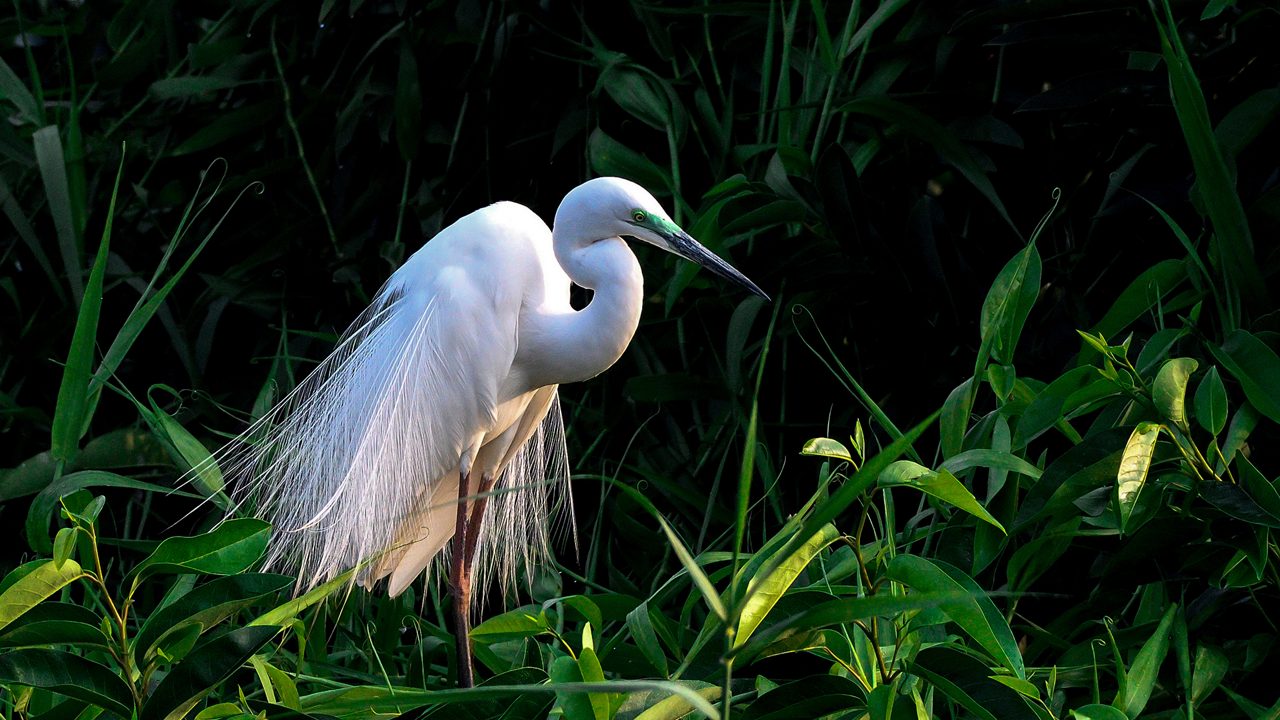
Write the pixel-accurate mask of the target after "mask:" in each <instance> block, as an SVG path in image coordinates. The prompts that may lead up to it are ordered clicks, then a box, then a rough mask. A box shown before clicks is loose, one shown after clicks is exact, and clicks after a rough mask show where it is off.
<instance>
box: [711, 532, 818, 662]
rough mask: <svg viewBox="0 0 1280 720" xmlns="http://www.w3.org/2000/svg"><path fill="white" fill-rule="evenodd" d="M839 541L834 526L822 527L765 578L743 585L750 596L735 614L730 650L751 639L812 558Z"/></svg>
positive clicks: (757, 578) (758, 578)
mask: <svg viewBox="0 0 1280 720" xmlns="http://www.w3.org/2000/svg"><path fill="white" fill-rule="evenodd" d="M839 538H840V531H839V530H836V528H835V526H834V525H825V526H823V528H822V530H820V531H819V532H818V534H816V535H814V536H813V537H811V538H809V540H808V541H807V542H805V543H804V544H803V545H801V546H800V547H798V548H796V549H795V550H794V551H793V552H792V553H791V556H790V557H788V558H787V559H786V560H785V561H784V562H783V563H782V564H781V565H778V566H777V569H776V570H774V571H773V572H771V573H770V574H769V576H768V577H765V578H760V577H759V576H757V577H753V578H751V583H750V584H749V585H748V586H747V587H748V591H749V593H750V594H749V597H748V599H747V602H746V604H745V605H743V608H742V613H741V614H740V615H739V619H738V629H737V633H736V634H735V635H734V638H733V646H734V647H738V646H739V645H741V644H742V643H744V642H746V641H747V639H749V638H750V637H751V634H752V633H754V632H755V630H756V628H758V627H760V623H762V622H764V619H765V617H767V616H768V614H769V611H770V610H772V609H773V606H774V605H777V604H778V600H780V599H781V598H782V595H783V594H784V593H785V592H786V591H787V588H789V587H791V583H793V582H795V580H796V578H797V577H799V575H800V573H802V572H804V569H805V568H806V567H808V566H809V563H810V562H812V561H813V558H814V557H815V556H817V554H818V553H820V552H822V550H823V548H825V547H827V546H828V545H830V544H831V543H833V542H835V541H836V540H837V539H839Z"/></svg>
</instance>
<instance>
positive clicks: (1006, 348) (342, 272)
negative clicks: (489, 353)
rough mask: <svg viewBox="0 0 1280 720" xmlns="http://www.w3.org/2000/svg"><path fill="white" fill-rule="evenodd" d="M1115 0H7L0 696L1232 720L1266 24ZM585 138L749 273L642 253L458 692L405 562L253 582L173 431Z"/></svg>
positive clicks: (392, 712)
mask: <svg viewBox="0 0 1280 720" xmlns="http://www.w3.org/2000/svg"><path fill="white" fill-rule="evenodd" d="M1104 5H1105V4H1101V5H1100V4H1097V3H1093V4H1087V3H1086V4H1083V5H1082V4H1079V3H1066V4H1061V3H1030V4H1026V3H1013V4H1008V3H961V4H953V5H947V4H939V3H925V2H912V1H911V0H885V1H883V2H879V3H857V2H855V3H845V4H841V3H826V2H821V1H815V2H808V3H805V2H799V1H795V0H782V1H777V0H752V1H750V2H742V3H694V2H666V1H664V2H652V3H650V2H645V3H632V4H631V5H630V7H629V10H625V9H624V12H629V14H627V15H626V21H625V22H619V21H618V20H617V16H616V15H608V16H606V15H604V14H600V15H596V14H595V13H597V12H602V11H599V10H596V9H595V6H594V5H592V4H590V3H569V4H567V5H564V4H560V3H536V2H525V1H524V0H514V1H512V2H506V3H497V4H491V5H485V4H467V3H427V4H413V3H381V4H377V3H364V2H360V1H359V0H356V1H354V2H350V3H335V2H325V3H321V4H320V5H319V6H318V7H316V6H311V5H306V4H289V3H274V4H272V3H268V4H253V3H233V4H231V5H228V6H226V7H221V6H218V7H213V6H209V7H205V6H203V5H200V4H195V5H189V4H181V3H171V2H161V1H157V0H127V1H124V2H117V3H106V4H102V3H62V4H57V3H54V4H47V3H46V4H31V3H17V4H16V5H15V6H14V8H15V11H14V14H13V16H11V17H7V18H4V19H3V21H0V27H3V28H4V36H5V37H6V38H7V39H10V40H13V42H10V43H7V44H6V48H7V49H6V50H5V51H4V53H3V58H0V107H3V109H4V113H5V116H6V119H7V120H8V122H6V123H3V124H0V208H2V209H3V213H4V216H5V218H4V220H0V222H3V223H7V225H8V226H11V227H12V228H13V232H12V233H9V234H8V235H5V236H3V237H4V238H5V239H4V240H3V241H0V258H2V259H3V260H4V263H3V267H2V268H0V291H2V292H0V298H3V299H4V301H5V302H6V303H7V312H6V314H5V320H4V321H3V322H2V323H0V343H2V344H3V345H4V347H6V348H12V350H11V351H10V352H9V353H5V354H4V357H3V359H0V427H2V428H3V429H4V430H5V432H6V443H5V444H4V448H3V452H4V453H5V461H4V463H3V464H4V465H5V466H6V467H8V468H9V469H7V470H4V471H0V500H3V502H4V505H3V506H2V507H0V514H4V516H5V517H6V518H7V519H8V520H9V523H8V524H7V525H6V527H7V528H8V532H9V538H8V539H9V540H11V542H10V543H9V544H8V545H7V547H11V548H13V549H12V550H11V551H10V553H9V554H8V555H7V556H6V557H7V558H8V560H9V562H8V563H7V564H6V565H5V567H4V571H5V576H4V579H3V580H2V581H0V649H2V651H3V652H0V688H2V689H0V714H2V715H4V716H5V717H14V718H46V717H47V718H50V720H55V719H56V718H59V717H93V716H96V715H98V714H100V713H104V712H105V713H107V714H111V715H115V716H122V717H131V716H132V717H139V718H156V719H157V720H159V719H167V718H179V717H197V718H222V717H257V716H262V715H263V714H265V715H266V716H268V717H277V716H280V717H293V716H299V717H373V716H375V715H376V716H379V717H395V716H402V715H403V716H410V717H432V716H434V717H476V718H481V717H484V718H489V717H493V718H511V719H514V718H525V717H546V716H548V715H555V716H560V717H565V718H569V719H570V720H577V719H578V718H591V719H592V720H598V719H608V718H646V719H647V720H653V719H654V718H678V717H696V716H707V717H721V718H728V717H741V718H770V719H778V718H792V717H794V718H812V717H833V718H863V717H866V718H872V719H874V720H880V719H881V718H892V719H894V720H897V719H899V718H903V719H905V718H926V717H980V718H1002V719H1003V718H1028V719H1032V718H1035V719H1043V718H1063V719H1066V718H1072V717H1075V718H1093V719H1106V720H1114V719H1115V718H1135V717H1139V716H1141V717H1144V718H1147V717H1150V718H1168V719H1169V720H1173V719H1174V718H1185V719H1186V720H1191V719H1192V718H1195V717H1197V716H1198V717H1215V718H1216V717H1247V718H1259V717H1273V716H1275V715H1276V713H1277V710H1278V708H1280V705H1275V704H1274V703H1275V701H1274V692H1273V691H1271V689H1270V688H1271V685H1270V684H1269V683H1270V678H1271V676H1272V675H1273V674H1274V673H1273V672H1272V669H1273V667H1274V665H1275V662H1276V660H1275V658H1276V654H1275V649H1274V645H1275V642H1274V631H1273V628H1272V625H1273V623H1274V613H1273V612H1272V609H1273V608H1274V607H1275V606H1276V600H1277V582H1278V581H1280V575H1278V574H1277V564H1276V557H1277V556H1278V554H1280V553H1278V552H1277V543H1276V536H1275V533H1276V531H1277V530H1280V485H1278V484H1277V483H1280V478H1278V477H1277V473H1280V471H1278V470H1277V468H1278V467H1280V460H1277V456H1276V453H1275V450H1274V449H1275V448H1276V447H1280V443H1278V442H1277V434H1278V433H1280V324H1278V323H1277V313H1276V312H1275V307H1274V297H1273V295H1274V290H1273V289H1271V288H1274V286H1275V280H1276V275H1277V271H1278V270H1280V262H1277V261H1278V260H1280V255H1277V251H1276V249H1275V247H1274V243H1270V244H1268V243H1265V242H1263V239H1264V238H1270V237H1274V236H1275V234H1276V233H1277V232H1278V231H1280V190H1278V188H1277V185H1276V178H1275V171H1274V160H1273V158H1274V157H1275V156H1276V151H1277V143H1280V133H1278V132H1277V128H1280V124H1277V123H1276V122H1275V120H1276V118H1277V117H1278V116H1280V94H1278V93H1277V91H1276V89H1275V87H1274V78H1275V73H1276V72H1277V71H1280V59H1278V58H1277V54H1276V53H1277V50H1276V49H1275V43H1274V42H1273V41H1272V40H1273V38H1274V36H1275V34H1276V31H1277V30H1278V29H1280V28H1278V27H1277V22H1278V20H1277V16H1276V15H1275V13H1274V12H1271V11H1270V10H1271V9H1270V8H1269V7H1267V6H1265V4H1263V3H1257V2H1235V3H1232V2H1208V3H1200V4H1198V5H1197V4H1192V5H1193V6H1183V5H1181V4H1180V5H1179V6H1178V7H1176V8H1174V7H1172V6H1171V4H1169V3H1166V2H1160V3H1153V4H1152V5H1151V6H1148V7H1138V6H1131V5H1123V4H1121V5H1114V6H1105V7H1104ZM591 174H618V175H622V176H626V177H629V178H631V179H634V180H637V181H639V182H641V183H642V184H644V185H646V186H647V187H649V188H650V189H651V190H653V191H654V192H655V193H656V194H658V195H659V197H661V198H663V200H664V203H666V204H667V205H668V206H669V207H670V209H671V210H672V211H673V214H674V216H675V217H676V219H677V220H680V221H681V222H682V223H683V224H684V226H685V227H688V228H689V229H690V231H691V233H692V234H693V235H694V236H695V237H697V238H699V239H700V240H701V241H703V242H704V243H705V244H706V245H708V246H709V247H710V248H712V249H713V250H715V251H716V252H718V253H720V254H722V255H725V256H732V259H733V262H734V263H735V264H736V265H738V266H739V267H742V268H743V269H744V271H745V272H746V273H747V274H748V275H749V276H751V277H752V278H753V279H755V280H757V281H758V282H759V283H760V285H761V286H762V287H764V288H766V289H767V290H768V291H770V293H771V294H773V295H774V297H775V298H776V299H775V301H774V303H773V305H772V307H766V306H765V305H764V304H763V303H762V302H761V301H759V300H758V299H755V298H748V299H745V300H744V299H742V298H741V297H739V296H738V295H736V294H733V293H724V292H722V289H721V288H719V286H718V285H716V284H715V283H714V282H713V281H712V280H710V279H708V278H705V277H702V276H700V275H699V274H698V273H697V271H696V269H694V268H693V267H692V266H690V265H688V264H684V263H676V262H675V261H673V260H670V259H668V258H666V257H660V256H658V255H657V254H655V253H648V252H646V251H645V250H644V249H638V253H639V254H640V259H641V262H642V264H643V265H644V269H645V274H646V279H647V281H648V282H649V288H650V290H649V296H648V302H646V307H645V309H644V317H643V323H642V327H641V329H640V331H639V333H638V334H637V337H636V339H635V341H634V342H633V344H632V346H631V348H630V350H629V351H628V353H627V356H626V357H625V358H624V359H623V360H622V361H620V362H619V364H618V366H617V367H615V368H614V369H612V370H611V371H610V372H608V373H606V374H605V375H604V376H602V377H600V378H597V379H595V380H593V381H591V382H589V383H584V384H582V385H580V386H574V387H566V388H563V389H562V393H563V397H564V403H565V407H566V417H567V420H568V421H569V423H570V442H571V455H572V460H573V463H574V467H575V473H576V475H575V485H576V487H575V494H576V496H577V508H578V522H579V528H580V531H579V534H578V536H577V537H578V538H579V540H580V542H581V545H580V546H578V547H576V548H574V549H570V548H569V546H568V545H567V544H566V547H565V549H564V553H563V557H562V561H561V565H559V566H557V567H551V568H540V569H538V574H537V577H536V579H535V581H534V582H533V583H532V584H531V585H530V586H529V587H527V588H524V592H523V594H522V597H521V598H520V599H519V600H512V601H510V602H509V604H505V605H503V604H499V603H498V602H497V599H496V598H490V603H489V604H488V605H487V606H486V609H485V619H484V620H483V621H482V622H479V623H477V624H476V625H475V627H474V628H473V631H472V641H473V643H474V645H475V655H476V658H477V660H478V663H479V667H478V669H479V670H480V677H481V678H482V682H481V684H480V685H479V686H478V687H476V688H474V689H469V690H460V689H456V688H455V687H454V682H453V680H452V678H453V677H454V674H455V673H456V667H457V658H456V657H454V656H453V652H454V650H453V647H454V645H453V641H452V638H451V636H450V632H451V628H449V627H448V626H447V625H446V623H445V621H444V619H443V618H445V617H446V616H447V612H446V607H445V603H447V602H448V600H447V593H444V592H440V588H439V587H437V584H436V583H434V582H431V581H429V582H428V583H426V584H425V585H422V586H418V587H415V588H413V589H411V590H410V591H409V592H407V593H405V594H404V595H403V596H401V597H399V598H396V599H390V598H386V597H384V596H383V595H382V594H380V593H373V594H367V593H364V592H363V591H362V590H359V589H356V588H354V587H353V585H354V579H355V577H356V576H355V571H354V570H353V571H352V572H351V573H348V574H346V575H344V576H342V577H339V578H337V579H335V580H333V581H330V582H328V583H325V584H323V585H321V586H319V587H317V588H315V589H313V590H311V591H310V592H307V593H304V594H302V595H300V596H297V597H293V596H292V595H291V593H292V591H293V590H294V589H295V588H296V587H297V584H296V582H295V579H294V578H290V577H286V576H283V575H276V574H271V573H268V572H264V571H262V568H260V567H257V565H258V563H259V561H260V557H261V555H262V553H263V549H264V547H265V543H266V542H267V539H268V537H269V533H270V528H268V527H267V526H265V525H264V524H263V523H261V522H259V521H256V520H252V519H246V518H232V519H227V520H225V521H222V517H221V515H222V512H223V511H226V510H228V509H229V507H230V504H229V502H228V501H227V498H226V496H225V495H224V493H223V491H224V488H223V483H224V481H226V480H227V479H228V478H224V477H223V475H222V472H221V470H220V469H219V468H218V467H217V466H216V464H214V463H212V462H211V461H210V459H211V457H212V455H211V453H210V449H211V448H214V447H217V446H218V445H219V444H221V442H223V441H224V440H225V438H226V437H228V436H229V435H232V434H234V433H236V432H238V431H239V430H240V429H242V428H243V426H244V422H245V421H246V420H249V419H252V418H256V417H260V416H261V415H262V413H263V412H264V411H265V409H266V408H268V407H270V404H271V403H272V402H273V401H274V399H275V398H278V397H280V396H281V395H282V394H283V393H284V392H288V391H289V390H291V389H292V388H294V387H296V385H297V382H298V380H299V379H300V378H301V377H302V376H304V375H305V373H306V371H307V370H308V369H309V368H310V367H311V363H312V362H314V361H315V360H317V359H319V358H320V357H322V356H323V355H324V354H325V353H326V352H328V351H329V350H330V349H331V348H332V343H333V341H334V339H335V338H336V335H337V333H336V331H337V330H338V329H340V328H341V327H342V326H343V325H344V324H345V323H347V322H349V321H350V319H351V318H352V317H354V316H355V314H356V313H357V312H358V311H359V310H360V309H361V308H362V307H363V306H364V305H365V304H366V303H367V301H368V298H369V296H370V295H371V294H372V292H373V291H374V290H376V288H377V287H378V285H379V284H380V283H381V282H382V280H383V279H385V277H386V275H387V274H388V273H389V272H390V271H391V270H392V269H394V268H395V267H398V266H399V264H400V263H401V262H402V261H403V260H404V258H405V257H407V255H408V254H409V253H410V252H412V251H413V250H414V249H416V248H417V247H418V246H419V245H420V244H421V243H422V242H423V241H425V240H427V239H428V238H430V237H431V236H432V235H433V234H434V233H435V232H436V231H438V230H439V229H440V228H441V227H443V226H444V225H445V224H447V223H448V222H450V221H452V220H453V219H455V218H456V217H458V216H459V215H460V214H462V213H464V212H467V211H469V210H470V209H472V208H474V207H477V206H480V205H483V204H485V203H488V202H491V201H495V200H499V199H517V200H520V201H522V202H526V203H527V204H529V205H530V206H531V207H533V208H534V209H535V210H537V211H538V212H539V213H541V214H542V215H543V216H544V217H549V216H550V213H551V211H552V210H553V209H554V207H555V203H556V202H557V201H558V199H559V197H560V196H561V195H562V193H563V192H564V191H565V190H566V189H567V188H569V187H571V186H572V185H574V184H576V183H578V182H580V181H581V180H582V179H584V178H585V177H587V176H589V175H591ZM224 187H228V188H231V189H232V190H235V191H238V193H239V194H238V195H236V196H235V197H234V199H230V200H229V199H227V197H226V194H225V192H224V191H223V188H224ZM1055 188H1062V189H1061V190H1060V191H1059V190H1055ZM250 191H252V192H250ZM1037 218H1041V219H1040V221H1039V223H1036V222H1035V221H1036V219H1037ZM1033 225H1034V227H1033ZM1028 227H1032V231H1031V232H1030V233H1029V234H1027V235H1026V236H1025V237H1024V236H1023V235H1022V233H1023V231H1024V230H1025V229H1027V228H1028ZM193 233H194V237H197V238H199V241H198V242H188V241H187V238H188V237H189V236H191V235H192V234H193ZM95 241H96V242H95ZM765 310H767V311H768V312H764V311H765ZM51 358H52V359H54V360H53V361H51V360H50V359H51ZM246 368H248V373H249V374H250V376H251V377H252V381H251V382H247V383H246V382H245V380H244V378H245V377H246ZM902 428H906V429H905V430H903V429H902ZM828 436H829V437H828ZM23 548H29V550H30V551H31V553H34V555H23V554H22V553H24V552H25V550H23ZM574 550H576V553H575V552H574ZM304 584H305V583H304Z"/></svg>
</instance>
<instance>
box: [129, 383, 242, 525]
mask: <svg viewBox="0 0 1280 720" xmlns="http://www.w3.org/2000/svg"><path fill="white" fill-rule="evenodd" d="M152 389H154V388H152ZM149 419H151V420H152V422H153V423H154V424H153V429H154V430H155V432H156V435H158V436H160V437H163V438H165V439H166V440H168V441H169V444H170V445H172V446H173V449H174V453H175V457H174V459H175V460H176V461H177V462H178V466H179V467H180V468H181V469H182V470H183V472H184V473H186V474H187V476H188V477H190V478H191V480H192V482H193V484H194V485H195V486H196V487H197V488H198V489H199V490H200V493H201V494H202V495H203V496H204V497H207V498H211V499H213V500H214V502H215V504H217V505H218V507H220V508H222V509H223V510H227V509H229V508H230V507H231V501H230V500H229V499H228V498H227V497H226V495H225V493H223V487H224V482H223V479H222V469H221V468H219V467H218V463H217V462H216V461H215V460H214V458H213V454H212V453H210V452H209V449H208V448H206V447H205V446H204V444H203V443H201V442H200V441H199V440H197V439H196V438H195V436H194V435H192V434H191V433H190V432H188V431H187V429H186V428H184V427H183V426H182V424H181V423H179V422H178V421H177V420H174V419H173V418H172V417H170V415H169V414H168V413H166V412H165V411H164V410H163V409H162V408H161V407H160V406H159V405H158V404H157V403H156V401H155V400H154V399H152V400H151V415H150V416H149Z"/></svg>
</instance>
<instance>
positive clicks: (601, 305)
mask: <svg viewBox="0 0 1280 720" xmlns="http://www.w3.org/2000/svg"><path fill="white" fill-rule="evenodd" d="M554 246H555V250H556V259H557V260H558V261H559V262H560V266H561V267H562V268H564V271H565V274H567V275H568V276H569V279H570V280H572V281H573V282H574V283H575V284H577V285H580V286H582V287H584V288H587V289H589V290H593V291H594V295H593V296H592V298H591V302H589V303H588V304H587V306H586V307H585V308H583V309H582V310H578V311H569V312H558V313H543V314H538V315H537V316H536V317H532V318H529V320H528V322H527V323H526V329H525V331H524V332H522V333H521V338H520V340H521V346H520V350H519V360H518V364H521V365H522V366H523V367H525V368H526V371H527V381H528V382H529V383H530V385H531V386H532V387H541V386H544V385H558V384H562V383H570V382H579V381H582V380H588V379H590V378H593V377H595V376H596V375H599V374H600V373H602V372H604V371H605V370H607V369H608V368H609V367H610V366H611V365H613V364H614V363H615V362H617V360H618V358H620V357H622V353H623V351H625V350H626V349H627V345H628V344H629V343H630V342H631V338H632V336H634V335H635V332H636V327H637V326H639V324H640V307H641V304H642V303H643V300H644V277H643V276H642V275H641V274H640V263H639V262H638V261H637V260H636V256H635V255H634V254H633V253H632V252H631V248H629V247H627V244H626V242H625V241H623V240H622V239H621V238H617V237H612V238H605V239H603V240H597V241H594V242H589V243H586V244H582V243H577V242H572V241H566V240H565V238H561V237H557V238H555V240H554Z"/></svg>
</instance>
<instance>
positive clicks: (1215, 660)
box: [1191, 644, 1231, 705]
mask: <svg viewBox="0 0 1280 720" xmlns="http://www.w3.org/2000/svg"><path fill="white" fill-rule="evenodd" d="M1230 669H1231V661H1230V660H1229V659H1228V658H1227V656H1226V653H1224V652H1222V650H1220V649H1218V648H1217V647H1215V646H1213V645H1205V644H1201V645H1199V646H1198V647H1196V660H1195V666H1194V669H1193V670H1192V672H1191V678H1192V680H1191V704H1192V705H1199V704H1200V703H1202V702H1204V699H1205V698H1207V697H1209V694H1210V693H1212V692H1213V691H1214V690H1216V689H1217V688H1218V686H1219V685H1221V684H1222V679H1223V678H1225V677H1226V676H1227V671H1229V670H1230Z"/></svg>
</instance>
